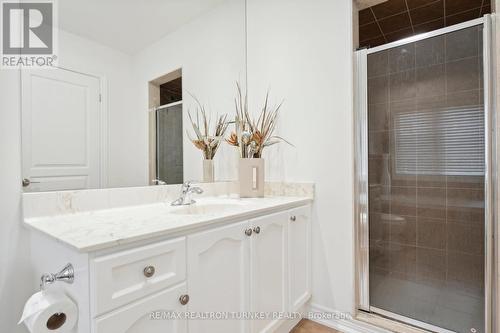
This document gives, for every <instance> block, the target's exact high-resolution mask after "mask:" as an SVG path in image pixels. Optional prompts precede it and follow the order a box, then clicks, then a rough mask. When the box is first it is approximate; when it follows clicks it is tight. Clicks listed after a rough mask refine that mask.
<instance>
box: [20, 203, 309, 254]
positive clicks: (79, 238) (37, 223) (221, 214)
mask: <svg viewBox="0 0 500 333" xmlns="http://www.w3.org/2000/svg"><path fill="white" fill-rule="evenodd" d="M310 202H312V199H311V198H309V197H285V196H273V197H266V198H248V199H239V198H235V197H230V196H223V197H204V198H198V199H197V203H196V204H194V205H192V206H182V207H172V206H171V205H170V202H162V203H154V204H148V205H139V206H129V207H122V208H113V209H103V210H95V211H89V212H80V213H72V214H63V215H55V216H45V217H31V218H25V220H24V223H25V225H26V226H28V227H29V228H31V229H34V230H37V231H40V232H42V233H44V234H46V235H49V236H50V237H53V238H54V239H56V240H57V241H60V242H62V243H64V244H67V245H69V246H71V247H73V248H74V249H76V250H78V251H80V252H92V251H97V250H103V249H107V248H111V247H113V246H118V245H123V244H128V243H131V242H135V241H140V240H146V239H149V238H153V237H159V236H168V235H169V234H174V233H179V232H187V231H192V230H196V229H201V228H203V227H206V226H208V225H211V224H218V223H225V222H233V221H237V220H242V219H248V218H253V217H257V216H260V215H265V214H268V213H273V212H277V211H280V210H285V209H289V208H293V207H298V206H302V205H306V204H308V203H310Z"/></svg>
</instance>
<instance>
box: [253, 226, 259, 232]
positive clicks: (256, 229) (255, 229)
mask: <svg viewBox="0 0 500 333" xmlns="http://www.w3.org/2000/svg"><path fill="white" fill-rule="evenodd" d="M253 232H255V233H256V234H260V227H259V226H257V227H254V228H253Z"/></svg>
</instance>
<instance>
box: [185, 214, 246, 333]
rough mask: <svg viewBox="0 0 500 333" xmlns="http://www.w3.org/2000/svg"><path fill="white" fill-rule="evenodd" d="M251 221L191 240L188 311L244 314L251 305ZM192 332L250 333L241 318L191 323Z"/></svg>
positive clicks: (191, 321)
mask: <svg viewBox="0 0 500 333" xmlns="http://www.w3.org/2000/svg"><path fill="white" fill-rule="evenodd" d="M248 227H249V224H248V222H241V223H236V224H232V225H229V226H224V227H221V228H217V229H213V230H209V231H206V232H202V233H199V234H195V235H192V236H189V237H188V275H187V276H188V286H189V295H190V297H191V300H190V302H189V306H188V308H189V311H190V312H195V313H207V314H212V313H213V314H216V313H236V314H237V313H240V314H241V313H243V312H245V311H248V303H249V264H248V262H249V240H248V238H249V236H247V235H245V230H246V229H247V228H248ZM189 332H190V333H206V332H217V333H237V332H248V322H247V321H246V320H238V319H234V318H233V319H231V318H228V319H222V320H220V319H219V320H194V319H191V320H189Z"/></svg>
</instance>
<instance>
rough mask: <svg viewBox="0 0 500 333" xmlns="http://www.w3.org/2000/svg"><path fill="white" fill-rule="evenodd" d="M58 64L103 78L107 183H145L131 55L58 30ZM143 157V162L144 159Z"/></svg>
mask: <svg viewBox="0 0 500 333" xmlns="http://www.w3.org/2000/svg"><path fill="white" fill-rule="evenodd" d="M58 56H59V66H60V67H62V68H65V69H71V70H74V71H78V72H82V73H86V74H92V75H97V76H100V77H104V78H105V84H106V85H105V87H104V89H105V90H106V91H107V101H106V100H104V101H103V102H104V103H106V104H107V107H108V113H109V124H108V126H109V136H108V138H109V158H108V163H109V171H108V187H124V186H141V185H147V184H148V178H147V158H148V157H147V151H145V150H144V141H145V139H144V131H145V129H144V128H143V127H142V121H143V119H142V118H143V115H142V113H141V112H140V110H137V109H136V108H134V105H136V104H135V98H136V95H137V94H136V93H135V92H134V90H133V88H134V85H133V80H132V57H131V56H129V55H127V54H124V53H122V52H120V51H117V50H114V49H111V48H109V47H107V46H104V45H101V44H98V43H96V42H93V41H91V40H89V39H86V38H83V37H79V36H77V35H74V34H71V33H68V32H65V31H61V32H60V33H59V50H58ZM144 161H146V164H145V163H144Z"/></svg>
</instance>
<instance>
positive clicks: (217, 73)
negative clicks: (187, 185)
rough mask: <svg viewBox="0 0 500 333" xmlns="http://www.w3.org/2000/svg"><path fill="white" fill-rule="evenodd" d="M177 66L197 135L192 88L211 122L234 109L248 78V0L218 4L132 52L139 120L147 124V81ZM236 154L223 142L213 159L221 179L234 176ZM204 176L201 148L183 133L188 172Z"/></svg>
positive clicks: (186, 174) (197, 177) (190, 176)
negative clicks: (238, 90) (239, 86)
mask: <svg viewBox="0 0 500 333" xmlns="http://www.w3.org/2000/svg"><path fill="white" fill-rule="evenodd" d="M179 68H182V85H183V87H182V88H183V99H184V105H183V112H184V128H185V130H188V131H189V132H190V133H192V135H193V136H194V133H193V131H192V128H191V124H190V123H189V120H188V117H187V111H188V110H191V113H192V115H194V111H195V108H194V101H193V99H192V98H191V97H190V96H189V93H192V94H193V95H195V96H196V97H197V98H198V99H199V100H200V101H201V102H202V103H203V104H204V105H205V106H206V107H207V111H210V112H211V114H212V116H213V120H212V121H213V122H215V115H216V114H219V115H221V114H224V113H227V114H229V115H230V116H233V115H234V97H235V94H236V81H240V82H242V83H244V82H245V80H246V75H245V73H246V69H245V1H244V0H230V1H227V2H225V3H223V4H221V5H219V6H217V7H215V8H214V9H212V10H211V11H209V12H207V13H204V14H203V15H202V16H200V17H198V18H197V19H195V20H193V21H192V22H190V23H188V24H186V25H184V26H182V27H180V28H179V29H178V30H177V31H175V32H173V33H170V34H169V35H167V36H166V37H164V38H163V39H161V40H160V41H158V42H156V43H155V44H153V45H151V46H149V47H147V48H146V49H145V50H143V51H142V52H140V53H139V54H137V55H136V56H135V57H134V72H135V75H136V79H137V87H136V91H137V94H138V97H139V99H138V108H139V109H140V110H141V113H142V114H143V115H144V118H143V119H142V120H141V122H140V123H138V124H136V126H138V127H141V128H143V127H144V128H147V123H146V121H147V117H146V115H147V110H148V82H149V81H151V80H153V79H156V78H158V77H160V76H163V75H165V74H167V73H170V72H172V71H174V70H177V69H179ZM141 117H142V116H141ZM184 133H185V131H184ZM144 138H145V139H146V138H147V133H144ZM145 144H146V146H145V149H146V151H147V142H145ZM236 157H237V153H236V151H235V149H234V148H232V147H229V146H228V145H226V144H223V145H222V147H221V149H220V151H219V152H218V153H217V156H216V159H215V163H216V179H217V180H227V179H236ZM144 162H145V163H147V159H145V160H144ZM146 165H147V164H146ZM201 177H202V154H201V151H199V150H197V149H196V148H195V147H194V146H193V144H192V143H191V142H189V140H188V138H187V135H185V134H184V178H185V179H186V180H188V179H193V180H200V179H201Z"/></svg>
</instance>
